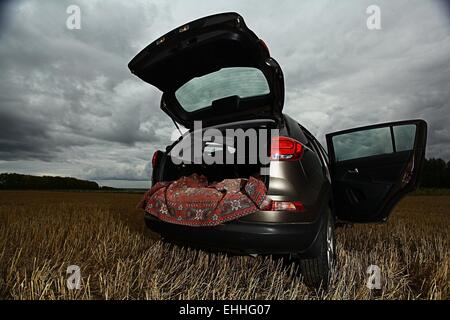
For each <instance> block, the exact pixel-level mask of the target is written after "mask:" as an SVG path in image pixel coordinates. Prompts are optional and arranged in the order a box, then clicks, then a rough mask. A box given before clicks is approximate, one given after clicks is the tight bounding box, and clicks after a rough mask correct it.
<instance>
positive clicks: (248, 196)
mask: <svg viewBox="0 0 450 320" xmlns="http://www.w3.org/2000/svg"><path fill="white" fill-rule="evenodd" d="M266 194H267V189H266V186H265V185H264V183H263V182H262V181H261V180H258V179H256V178H253V177H250V178H249V179H248V180H247V179H225V180H223V181H221V182H218V183H213V184H208V181H207V179H206V177H204V176H202V175H197V174H193V175H191V176H189V177H181V178H180V179H178V180H176V181H171V182H158V183H156V184H155V185H154V186H153V187H152V188H151V189H150V190H149V191H147V192H146V193H145V195H144V198H143V199H142V201H141V202H140V203H139V207H141V208H142V209H144V210H145V211H146V212H147V213H149V214H151V215H153V216H155V217H157V218H159V219H161V220H163V221H166V222H170V223H176V224H182V225H189V226H214V225H218V224H220V223H223V222H226V221H230V220H234V219H237V218H239V217H242V216H245V215H248V214H251V213H253V212H255V211H257V210H259V209H261V208H265V207H266V206H267V205H268V204H269V203H268V202H269V200H267V199H266Z"/></svg>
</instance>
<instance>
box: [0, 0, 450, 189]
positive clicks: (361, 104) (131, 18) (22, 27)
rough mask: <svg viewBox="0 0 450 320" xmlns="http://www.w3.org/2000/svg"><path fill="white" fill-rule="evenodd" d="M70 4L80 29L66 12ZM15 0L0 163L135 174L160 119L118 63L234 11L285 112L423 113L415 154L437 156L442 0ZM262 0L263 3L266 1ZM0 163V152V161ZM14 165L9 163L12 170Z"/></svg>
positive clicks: (163, 131) (346, 123) (3, 71)
mask: <svg viewBox="0 0 450 320" xmlns="http://www.w3.org/2000/svg"><path fill="white" fill-rule="evenodd" d="M2 3H3V2H2ZM72 4H76V5H79V6H80V8H81V14H82V15H81V18H82V20H81V26H82V29H81V30H69V29H67V28H66V19H67V17H68V15H67V13H66V8H67V6H68V5H72ZM370 4H373V3H372V1H365V0H362V1H345V2H344V1H339V2H337V1H307V2H306V1H303V2H299V1H290V2H288V1H283V2H275V1H245V2H243V1H221V2H217V1H215V2H209V1H208V2H200V1H195V2H194V1H192V2H188V1H170V2H166V1H133V2H131V1H87V0H86V1H39V2H38V1H31V0H29V1H15V2H10V3H8V5H6V6H5V5H1V6H0V13H1V14H3V15H4V16H5V12H7V19H3V18H1V17H0V21H1V22H3V23H2V24H0V44H1V45H0V77H1V82H0V117H1V118H0V126H1V132H0V171H2V170H9V171H23V172H27V173H33V172H34V173H39V174H44V173H47V174H64V175H74V176H79V177H83V178H89V179H97V180H109V181H114V180H117V179H120V180H136V181H140V180H142V181H144V180H146V179H148V176H149V174H150V172H151V168H150V165H149V159H151V155H152V153H153V151H154V150H155V149H156V148H163V146H164V145H165V144H167V143H168V142H169V140H170V136H171V134H172V132H173V129H174V126H173V124H172V123H171V121H170V119H168V118H167V117H166V116H165V115H164V114H163V113H162V112H161V111H160V110H159V97H160V93H159V92H158V90H156V89H154V88H151V87H150V86H149V85H147V84H145V83H143V82H142V81H140V80H139V79H138V78H136V77H134V76H132V75H131V74H130V72H129V70H128V69H127V64H128V62H129V60H130V59H131V58H132V57H133V56H134V55H135V54H136V53H137V52H139V51H140V50H141V49H142V48H143V47H145V46H146V45H147V44H148V43H149V42H151V41H153V40H154V39H156V38H157V37H158V36H160V35H161V34H163V33H165V32H167V31H168V30H171V29H173V28H174V27H176V26H178V25H181V24H184V23H185V22H186V21H190V20H192V19H196V18H199V17H201V16H204V15H208V14H213V13H217V12H224V11H237V12H240V13H241V14H242V15H243V16H244V18H245V20H246V22H247V24H248V25H249V26H250V27H251V28H252V29H254V30H255V32H256V33H257V34H258V35H260V36H261V38H263V39H264V40H265V41H266V42H267V43H268V45H269V47H270V49H271V53H272V56H274V57H275V58H276V59H277V60H278V61H279V62H280V64H281V65H282V67H283V70H284V72H285V79H286V104H285V111H286V112H287V113H288V114H290V115H291V116H293V117H294V118H295V119H297V120H298V121H300V122H301V123H302V124H304V125H305V126H307V127H308V128H309V129H310V130H311V131H312V132H313V133H315V134H316V135H317V136H318V138H319V139H320V140H321V141H323V137H324V134H325V133H326V132H330V131H335V130H340V129H344V128H349V127H354V126H360V125H365V124H370V123H374V122H383V121H390V120H400V119H408V118H424V119H426V120H427V121H428V123H429V141H428V150H427V155H428V156H436V157H444V158H446V159H450V150H449V148H448V144H449V142H450V141H449V140H450V138H449V137H450V131H449V129H448V128H447V127H448V123H450V112H449V111H450V105H449V101H450V85H449V84H450V64H449V63H448V61H450V24H449V21H450V16H449V11H448V10H447V9H448V6H446V5H445V4H444V2H442V1H404V0H397V1H385V0H384V1H381V0H380V1H377V3H376V4H377V5H379V6H380V8H381V18H382V30H377V31H369V30H368V29H367V28H366V18H367V14H366V12H365V10H366V8H367V6H368V5H370ZM274 8H276V10H274ZM2 160H3V161H2ZM12 169H14V170H12Z"/></svg>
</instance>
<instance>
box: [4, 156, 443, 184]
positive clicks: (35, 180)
mask: <svg viewBox="0 0 450 320" xmlns="http://www.w3.org/2000/svg"><path fill="white" fill-rule="evenodd" d="M420 187H422V188H450V161H447V162H446V161H444V160H442V159H434V158H431V159H425V163H424V165H423V171H422V176H421V178H420ZM1 189H3V190H5V189H12V190H25V189H28V190H30V189H31V190H109V189H114V188H111V187H100V186H99V185H98V184H97V183H96V182H93V181H87V180H80V179H76V178H71V177H52V176H43V177H37V176H31V175H25V174H18V173H2V174H0V190H1Z"/></svg>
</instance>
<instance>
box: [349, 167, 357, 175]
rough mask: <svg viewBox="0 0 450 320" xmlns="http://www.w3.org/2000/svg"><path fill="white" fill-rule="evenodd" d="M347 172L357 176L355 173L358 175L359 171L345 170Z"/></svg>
mask: <svg viewBox="0 0 450 320" xmlns="http://www.w3.org/2000/svg"><path fill="white" fill-rule="evenodd" d="M347 172H348V173H350V174H357V173H359V170H358V168H355V169H350V170H347Z"/></svg>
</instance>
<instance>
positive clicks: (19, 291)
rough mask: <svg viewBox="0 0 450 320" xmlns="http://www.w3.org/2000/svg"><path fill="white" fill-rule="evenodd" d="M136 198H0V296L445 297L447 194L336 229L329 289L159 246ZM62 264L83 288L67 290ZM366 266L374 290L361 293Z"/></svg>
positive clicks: (284, 272) (284, 267)
mask: <svg viewBox="0 0 450 320" xmlns="http://www.w3.org/2000/svg"><path fill="white" fill-rule="evenodd" d="M139 199H140V195H139V194H126V193H107V192H103V193H102V192H37V191H23V192H13V191H3V192H0V299H449V298H450V250H449V249H450V232H449V230H450V196H446V195H442V196H431V195H422V196H410V197H407V198H405V199H404V200H402V202H401V203H400V204H399V205H398V206H397V208H396V209H395V212H394V213H393V214H392V216H391V219H390V220H389V222H388V223H387V224H384V225H370V226H367V225H355V226H353V227H346V228H340V229H338V230H337V255H338V263H337V265H336V270H335V272H334V275H333V279H332V282H331V285H330V288H329V289H328V290H327V291H323V290H319V291H314V290H311V289H308V288H307V287H306V286H304V285H303V283H302V281H301V278H300V277H299V276H298V275H297V273H296V268H295V266H294V265H292V264H291V265H290V264H286V263H285V262H284V261H283V260H281V259H276V258H271V257H262V256H260V257H256V258H253V257H250V256H229V255H224V254H214V253H206V252H202V251H196V250H193V249H186V248H180V247H177V246H174V245H170V244H167V243H163V242H161V241H159V240H158V237H157V236H156V235H155V234H152V233H151V232H149V231H148V230H146V228H145V226H144V223H143V215H142V212H141V211H140V210H137V209H135V205H136V203H137V202H138V201H139ZM69 265H77V266H79V267H80V271H81V288H80V289H79V290H69V289H68V288H67V285H66V280H67V277H68V275H67V274H66V271H67V267H68V266H69ZM369 265H377V266H379V268H380V269H381V279H382V289H380V290H369V289H368V288H367V287H366V284H367V279H368V276H369V275H368V274H366V270H367V268H368V266H369Z"/></svg>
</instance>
